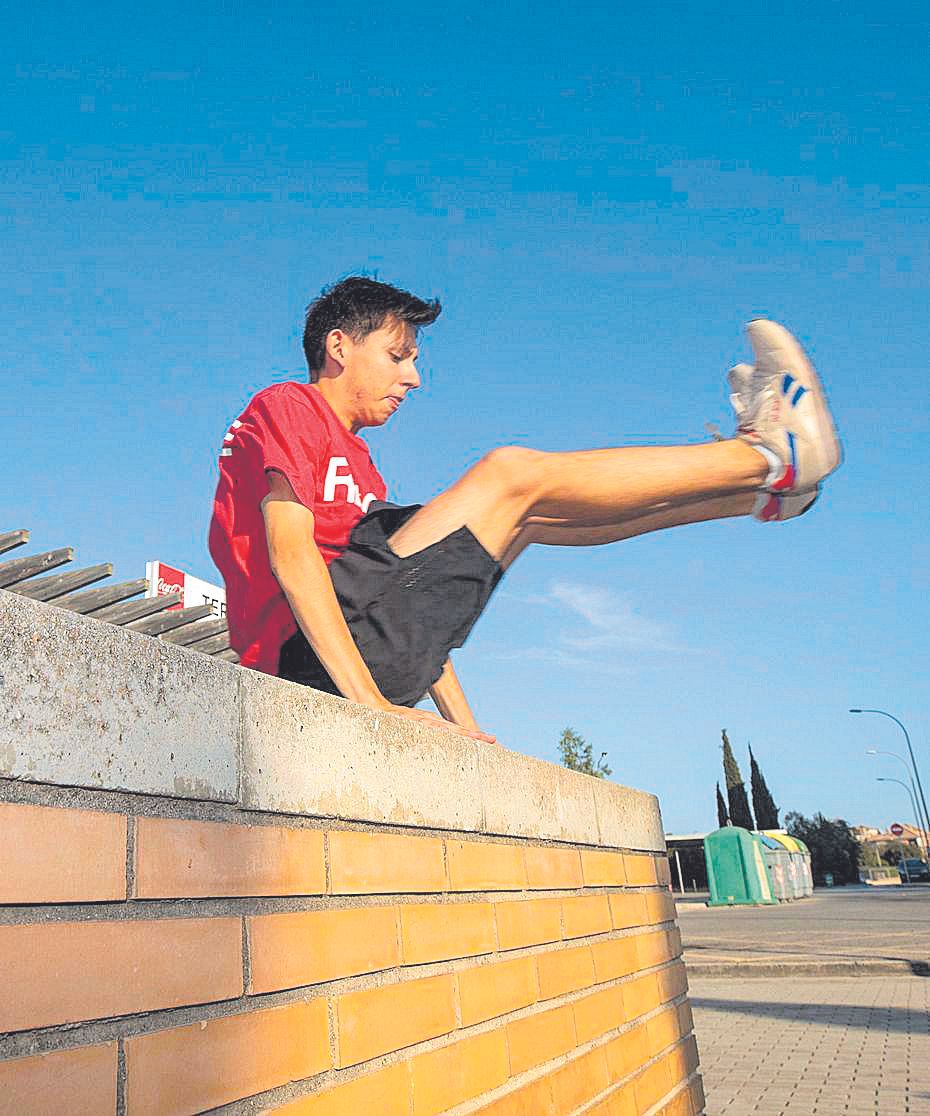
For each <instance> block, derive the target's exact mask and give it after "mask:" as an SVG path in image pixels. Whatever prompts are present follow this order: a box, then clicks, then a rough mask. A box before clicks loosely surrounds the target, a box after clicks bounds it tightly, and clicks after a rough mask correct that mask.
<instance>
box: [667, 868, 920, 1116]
mask: <svg viewBox="0 0 930 1116" xmlns="http://www.w3.org/2000/svg"><path fill="white" fill-rule="evenodd" d="M676 899H677V897H676ZM678 924H679V926H680V928H681V935H682V944H683V946H684V956H685V962H686V964H687V966H688V972H689V974H690V976H691V977H692V978H695V977H699V976H704V977H714V976H740V977H747V976H755V977H760V978H762V977H771V976H789V975H798V976H799V975H802V974H803V975H806V976H808V977H815V978H819V977H827V976H861V977H868V976H870V975H876V974H886V975H888V976H898V975H901V976H904V975H910V974H925V975H930V887H927V886H924V887H921V886H919V885H915V886H914V887H910V888H893V889H892V888H879V889H876V888H868V887H849V888H837V889H834V890H830V891H817V892H815V894H814V896H813V897H812V898H810V899H802V900H799V901H797V902H795V903H788V904H780V905H779V906H777V907H732V908H731V907H706V906H705V905H704V904H703V903H701V902H695V901H694V900H689V899H688V898H686V899H685V900H684V901H681V900H680V899H678ZM928 1111H930V1109H928Z"/></svg>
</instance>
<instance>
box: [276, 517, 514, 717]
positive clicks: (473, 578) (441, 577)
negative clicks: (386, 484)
mask: <svg viewBox="0 0 930 1116" xmlns="http://www.w3.org/2000/svg"><path fill="white" fill-rule="evenodd" d="M419 508H420V505H419V504H413V505H410V506H407V507H398V506H397V505H396V504H388V503H381V502H376V503H374V504H372V505H371V509H370V511H369V512H368V514H367V515H366V516H365V517H364V518H363V519H361V520H360V521H359V522H358V523H357V524H356V525H355V528H354V529H353V531H352V534H351V536H350V538H349V545H348V546H347V547H346V550H345V551H344V553H343V554H341V555H340V556H339V557H338V558H336V559H334V560H333V562H332V564H331V565H330V567H329V572H330V575H331V577H332V579H333V587H334V588H335V590H336V597H337V598H338V600H339V604H340V606H341V608H342V612H343V615H344V616H345V618H346V622H347V624H348V626H349V631H350V632H351V633H352V638H353V639H354V640H355V644H356V646H357V647H358V649H359V651H360V652H361V655H362V658H363V659H364V660H365V662H366V663H367V664H368V669H369V670H370V671H371V674H372V677H373V678H374V680H375V684H376V685H377V687H378V689H379V690H380V691H381V693H382V694H384V696H385V697H386V698H387V699H388V701H391V702H393V703H394V704H395V705H408V706H412V705H416V703H417V702H418V701H419V700H420V699H421V698H422V697H423V695H424V694H425V693H426V691H427V690H428V689H429V687H430V686H432V684H433V683H434V682H435V681H436V680H437V679H438V678H439V676H440V674H442V668H443V665H444V664H445V661H446V659H447V658H448V656H449V652H450V651H451V650H452V648H453V647H461V646H462V644H463V643H464V642H465V640H466V638H467V637H468V633H469V632H470V631H471V629H472V627H473V626H474V623H475V621H476V620H477V619H478V617H479V616H480V615H481V612H482V610H483V609H484V606H485V605H486V604H487V603H488V599H489V598H490V596H491V593H492V592H493V591H494V587H495V586H496V585H497V583H498V581H500V579H501V575H502V573H503V570H502V569H501V566H500V563H498V562H497V561H496V560H495V559H494V558H492V557H491V555H490V554H488V552H487V551H486V550H485V549H484V547H483V546H482V545H481V543H479V542H478V540H477V539H476V538H475V536H474V535H473V534H472V532H471V531H470V530H469V529H468V528H467V527H460V528H459V530H457V531H454V532H453V533H452V534H451V535H448V536H447V537H446V538H444V539H442V540H440V541H439V542H437V543H433V545H432V546H428V547H426V549H425V550H421V551H419V552H418V553H417V554H411V555H409V557H407V558H399V557H398V556H397V555H396V554H395V553H394V551H393V550H391V548H390V547H389V546H388V541H387V540H388V539H389V538H390V537H391V535H393V534H394V532H395V531H396V530H397V529H398V528H399V527H400V526H401V525H402V524H403V523H405V522H406V521H407V520H408V519H409V518H410V517H411V516H412V515H413V514H414V512H416V511H418V510H419ZM278 674H279V676H280V677H281V678H287V679H289V680H290V681H291V682H300V683H302V684H303V685H305V686H313V687H314V688H315V689H317V690H324V691H325V692H326V693H330V694H338V693H339V690H338V689H337V688H336V685H335V683H334V682H333V681H332V679H331V678H330V677H329V675H328V674H327V673H326V669H325V668H324V666H323V664H322V663H321V662H320V660H319V659H318V658H317V656H316V654H315V653H314V651H313V648H312V647H311V646H310V644H309V643H308V642H307V640H306V638H305V636H304V634H303V632H301V631H298V632H296V633H295V634H294V635H293V636H291V638H290V639H289V640H287V642H286V643H285V644H284V646H283V647H282V648H281V654H280V658H279V661H278Z"/></svg>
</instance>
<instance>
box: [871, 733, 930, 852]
mask: <svg viewBox="0 0 930 1116" xmlns="http://www.w3.org/2000/svg"><path fill="white" fill-rule="evenodd" d="M865 754H866V755H867V756H893V757H894V759H896V760H897V761H898V763H903V764H904V770H905V771H906V772H907V779H908V782H909V783H910V785H911V801H912V802H913V803H914V813H915V814H916V815H917V821H918V823H919V826H920V829H922V830H923V842H924V855H925V856H926V855H927V854H928V853H930V831H928V829H927V819H926V818H924V817H923V816H922V815H921V813H920V810H919V809H918V807H917V788H916V787H915V786H914V776H913V775H912V774H911V769H910V768H909V767H908V765H907V760H906V759H905V758H904V756H899V755H898V753H897V752H886V751H883V750H882V749H880V748H866V750H865Z"/></svg>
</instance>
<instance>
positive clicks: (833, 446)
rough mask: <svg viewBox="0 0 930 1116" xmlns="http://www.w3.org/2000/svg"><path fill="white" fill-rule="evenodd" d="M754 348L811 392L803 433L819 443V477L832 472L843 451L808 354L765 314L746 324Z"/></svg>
mask: <svg viewBox="0 0 930 1116" xmlns="http://www.w3.org/2000/svg"><path fill="white" fill-rule="evenodd" d="M746 332H747V333H748V334H749V340H750V342H751V343H752V348H753V352H754V353H755V354H756V358H757V366H758V360H759V359H760V358H762V357H765V358H767V359H768V361H769V362H770V363H772V362H774V364H775V365H776V367H777V369H778V371H779V372H787V373H788V374H789V375H791V376H793V377H794V380H795V382H796V383H797V385H798V386H799V387H803V388H805V389H806V390H807V391H808V392H810V398H811V402H812V403H813V409H814V422H813V426H812V424H811V423H809V422H808V423H806V424H805V426H806V433H807V435H808V437H809V438H810V439H811V441H812V442H813V443H814V444H815V445H820V446H821V447H822V458H823V460H822V462H821V464H822V467H823V472H822V474H821V479H823V478H824V477H827V476H829V475H830V473H832V472H835V470H836V469H838V468H839V466H840V463H841V462H842V460H843V451H842V447H841V446H840V440H839V438H838V437H837V433H836V427H835V426H834V424H833V417H832V415H831V413H830V407H829V405H828V404H827V398H826V395H825V394H824V390H823V386H822V384H821V383H820V377H819V376H818V375H817V373H816V372H815V371H814V367H813V365H812V364H811V362H810V361H809V360H808V359H807V354H806V353H805V352H804V350H803V349H802V348H801V346H800V344H799V343H798V341H797V339H796V338H795V337H794V336H793V334H791V333H789V331H788V330H787V329H785V327H784V326H780V325H779V324H778V323H777V322H770V321H768V320H767V319H766V318H756V319H755V320H754V321H751V322H750V323H749V325H748V326H747V327H746Z"/></svg>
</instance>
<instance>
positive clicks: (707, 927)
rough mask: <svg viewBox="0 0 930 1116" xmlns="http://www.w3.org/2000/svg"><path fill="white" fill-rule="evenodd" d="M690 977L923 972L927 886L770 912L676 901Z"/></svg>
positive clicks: (835, 897)
mask: <svg viewBox="0 0 930 1116" xmlns="http://www.w3.org/2000/svg"><path fill="white" fill-rule="evenodd" d="M678 924H679V926H680V927H681V934H682V943H683V945H684V953H685V961H686V963H687V964H688V967H689V970H690V971H691V972H692V974H693V975H695V976H696V975H706V976H712V975H726V974H727V973H728V972H733V973H735V972H736V971H737V969H739V971H740V972H742V973H744V974H745V975H751V973H752V972H753V971H755V972H757V973H759V974H764V973H771V974H772V975H774V974H775V973H776V972H777V971H781V970H784V971H785V972H789V971H791V970H794V971H796V972H798V973H800V972H802V971H808V972H811V973H817V972H819V973H820V974H821V975H834V974H839V973H841V972H843V971H845V970H847V969H849V970H853V969H859V970H861V971H862V972H863V973H866V972H869V971H872V972H883V971H887V972H893V971H900V972H902V973H908V972H912V973H928V972H930V886H928V885H920V884H914V885H912V886H911V887H883V888H872V887H864V886H862V887H847V888H835V889H831V890H818V891H816V892H815V893H814V895H813V897H811V898H810V899H801V900H798V901H796V902H794V903H786V904H780V905H778V906H777V907H705V906H704V905H703V904H702V903H698V902H695V901H693V900H687V899H686V900H685V901H680V900H679V902H678Z"/></svg>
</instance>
